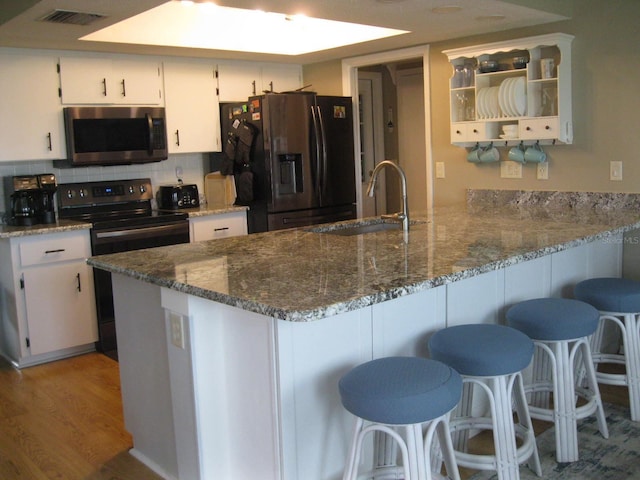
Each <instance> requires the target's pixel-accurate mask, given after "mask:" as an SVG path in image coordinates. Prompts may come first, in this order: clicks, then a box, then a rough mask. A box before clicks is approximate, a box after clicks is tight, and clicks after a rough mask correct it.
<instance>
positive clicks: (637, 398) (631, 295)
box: [574, 278, 640, 421]
mask: <svg viewBox="0 0 640 480" xmlns="http://www.w3.org/2000/svg"><path fill="white" fill-rule="evenodd" d="M574 295H575V297H576V298H577V299H579V300H582V301H584V302H587V303H589V304H591V305H593V306H594V307H595V308H597V309H598V310H599V311H600V323H599V325H598V330H597V331H596V334H595V335H594V336H593V341H592V343H591V345H592V348H593V362H594V363H595V364H596V366H597V365H598V364H599V363H616V364H620V365H625V367H626V372H625V373H624V374H614V373H604V372H598V371H596V378H597V379H598V381H599V382H600V383H604V384H608V385H623V386H626V387H627V388H628V389H629V404H630V407H631V420H633V421H640V323H639V322H638V316H639V315H640V282H637V281H634V280H629V279H625V278H592V279H590V280H584V281H582V282H580V283H578V284H577V285H576V286H575V291H574ZM607 322H610V323H609V324H611V323H612V324H614V325H616V326H617V327H618V328H619V329H620V332H621V334H622V346H623V348H624V350H623V353H605V352H602V351H601V348H602V345H601V343H602V333H603V330H604V326H605V324H607Z"/></svg>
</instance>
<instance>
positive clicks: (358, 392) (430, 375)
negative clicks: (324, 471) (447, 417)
mask: <svg viewBox="0 0 640 480" xmlns="http://www.w3.org/2000/svg"><path fill="white" fill-rule="evenodd" d="M338 387H339V390H340V396H341V398H342V404H343V405H344V407H345V408H346V409H347V410H348V411H350V412H351V413H353V414H354V415H356V416H357V417H360V418H364V419H365V420H369V421H371V422H378V423H385V424H391V425H406V424H410V423H422V422H425V421H427V420H431V419H433V418H437V417H439V416H441V415H443V414H445V413H447V412H448V411H450V410H451V409H452V408H453V407H455V406H456V405H457V403H458V402H459V401H460V395H461V392H462V379H461V378H460V375H459V374H458V372H456V371H455V370H454V369H452V368H451V367H448V366H447V365H444V364H442V363H440V362H436V361H435V360H429V359H426V358H418V357H387V358H379V359H377V360H372V361H370V362H367V363H364V364H362V365H358V366H357V367H355V368H354V369H353V370H351V371H350V372H348V373H347V374H346V375H344V376H343V377H342V378H341V379H340V382H339V384H338Z"/></svg>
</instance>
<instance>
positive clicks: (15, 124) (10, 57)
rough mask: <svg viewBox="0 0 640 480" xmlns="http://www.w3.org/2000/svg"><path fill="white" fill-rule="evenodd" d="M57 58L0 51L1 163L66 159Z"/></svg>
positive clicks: (21, 51) (16, 50)
mask: <svg viewBox="0 0 640 480" xmlns="http://www.w3.org/2000/svg"><path fill="white" fill-rule="evenodd" d="M57 63H58V59H57V58H55V57H52V56H44V55H39V54H36V53H31V52H29V51H24V50H18V49H8V48H7V49H0V89H1V91H2V95H0V161H15V160H46V159H59V158H64V157H65V156H66V145H65V137H64V123H63V119H62V107H61V105H60V98H59V96H58V70H57Z"/></svg>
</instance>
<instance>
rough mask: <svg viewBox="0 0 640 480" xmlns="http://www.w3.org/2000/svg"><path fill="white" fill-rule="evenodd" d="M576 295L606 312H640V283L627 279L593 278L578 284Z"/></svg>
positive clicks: (575, 290)
mask: <svg viewBox="0 0 640 480" xmlns="http://www.w3.org/2000/svg"><path fill="white" fill-rule="evenodd" d="M574 295H575V297H576V298H577V299H579V300H582V301H583V302H587V303H590V304H591V305H593V306H594V307H595V308H597V309H598V310H601V311H605V312H640V282H637V281H635V280H629V279H626V278H592V279H590V280H584V281H582V282H580V283H578V284H577V285H576V286H575V289H574Z"/></svg>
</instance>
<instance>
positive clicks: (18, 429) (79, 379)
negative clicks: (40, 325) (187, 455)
mask: <svg viewBox="0 0 640 480" xmlns="http://www.w3.org/2000/svg"><path fill="white" fill-rule="evenodd" d="M0 385H2V387H1V388H0V478H1V479H3V480H18V479H20V480H22V479H25V480H27V479H28V480H40V479H47V480H49V479H60V480H76V479H78V480H79V479H83V480H84V479H87V480H89V479H90V480H107V479H109V480H160V477H159V476H157V475H155V474H154V473H153V472H151V471H150V470H149V469H148V468H146V467H145V466H144V465H142V464H141V463H140V462H138V461H137V460H135V459H134V458H133V457H132V456H131V455H129V453H128V450H129V449H130V448H131V446H132V441H131V436H130V435H129V434H128V433H127V432H126V431H125V429H124V424H123V417H122V403H121V400H120V378H119V374H118V363H117V362H115V361H114V360H111V359H110V358H108V357H106V356H104V355H102V354H98V353H92V354H87V355H82V356H78V357H74V358H70V359H66V360H61V361H57V362H52V363H48V364H45V365H39V366H35V367H29V368H24V369H22V370H17V369H15V368H13V367H12V366H11V365H9V364H8V363H7V362H6V361H4V360H0Z"/></svg>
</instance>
